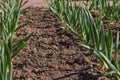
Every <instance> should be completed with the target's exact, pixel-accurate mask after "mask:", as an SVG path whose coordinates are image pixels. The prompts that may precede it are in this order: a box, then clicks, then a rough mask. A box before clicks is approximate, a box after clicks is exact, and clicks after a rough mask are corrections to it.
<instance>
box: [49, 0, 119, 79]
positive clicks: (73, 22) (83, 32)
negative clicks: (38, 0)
mask: <svg viewBox="0 0 120 80" xmlns="http://www.w3.org/2000/svg"><path fill="white" fill-rule="evenodd" d="M112 2H113V4H112V5H111V4H110V3H109V1H107V2H106V1H105V0H92V4H90V5H89V6H90V7H89V8H84V7H81V6H79V4H76V3H75V2H73V1H72V0H52V2H51V4H50V3H48V5H49V8H50V9H51V11H52V12H54V13H55V15H57V16H58V18H59V19H60V20H61V21H62V22H63V23H65V24H66V26H67V28H68V29H69V30H71V31H72V32H73V33H74V34H75V35H76V36H77V37H78V38H79V39H80V40H81V41H82V42H83V44H82V46H83V47H85V48H87V49H89V50H90V51H91V52H92V53H93V54H94V55H95V56H96V57H97V58H98V59H99V61H100V62H101V64H102V66H103V69H106V70H107V72H106V73H107V74H110V75H115V76H116V77H117V78H120V64H119V58H118V56H119V54H118V46H119V31H117V38H116V41H113V34H112V30H111V28H110V23H111V21H113V20H116V21H115V22H117V21H118V16H119V9H118V7H117V6H116V3H117V2H118V1H117V0H113V1H112ZM109 10H110V11H109ZM91 11H94V12H95V13H96V12H99V14H100V15H99V16H97V17H95V18H93V16H92V14H91ZM105 17H107V18H105ZM104 18H105V19H107V21H108V27H107V28H108V32H105V30H104V25H103V20H104Z"/></svg>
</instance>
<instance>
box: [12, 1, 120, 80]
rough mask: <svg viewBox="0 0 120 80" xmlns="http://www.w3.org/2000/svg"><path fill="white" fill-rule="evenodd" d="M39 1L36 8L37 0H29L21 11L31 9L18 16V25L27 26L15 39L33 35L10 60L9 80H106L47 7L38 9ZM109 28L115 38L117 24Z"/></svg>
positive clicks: (103, 73) (91, 55)
mask: <svg viewBox="0 0 120 80" xmlns="http://www.w3.org/2000/svg"><path fill="white" fill-rule="evenodd" d="M39 1H40V2H38V6H37V5H34V4H37V0H36V1H35V2H34V1H33V2H34V3H33V4H32V0H31V2H30V1H29V2H28V3H27V4H26V6H24V8H25V7H29V5H31V4H32V6H34V7H35V8H28V9H27V13H25V14H24V15H21V17H20V22H24V21H30V23H29V24H28V25H27V26H25V27H24V28H22V29H21V30H19V31H18V32H17V37H16V39H19V38H22V37H25V36H26V35H28V34H30V33H33V36H32V38H31V39H30V40H29V41H28V42H27V45H26V47H25V48H24V49H23V50H22V51H21V52H20V54H18V55H17V56H16V57H15V58H14V59H13V80H109V78H107V77H106V76H105V72H106V71H105V70H102V67H101V64H100V62H99V61H98V60H97V59H96V58H95V56H94V55H93V54H92V53H90V52H89V51H87V50H86V49H84V48H83V47H81V45H82V43H81V42H80V40H78V39H77V37H76V36H75V35H74V34H73V33H72V32H71V31H70V30H68V29H66V28H65V25H64V24H63V23H61V21H60V20H59V19H58V18H57V17H56V16H55V15H54V14H53V13H52V12H51V11H50V10H48V8H40V7H47V5H44V4H43V2H42V0H39ZM40 4H42V5H40ZM37 7H39V8H37ZM93 16H94V17H95V14H94V15H93ZM104 25H105V27H106V26H107V25H106V21H105V22H104ZM111 25H112V31H113V35H114V37H115V34H116V29H118V28H119V24H117V25H114V24H111ZM105 30H106V32H108V30H107V28H105ZM114 39H115V38H114ZM110 80H116V79H115V78H112V77H111V78H110Z"/></svg>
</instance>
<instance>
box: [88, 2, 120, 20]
mask: <svg viewBox="0 0 120 80" xmlns="http://www.w3.org/2000/svg"><path fill="white" fill-rule="evenodd" d="M119 2H120V1H119V0H92V4H91V5H90V7H89V9H90V10H94V11H95V12H96V14H99V15H100V16H102V18H103V19H107V20H108V19H109V20H111V21H114V22H119V17H120V16H119V15H120V7H119V5H118V3H119Z"/></svg>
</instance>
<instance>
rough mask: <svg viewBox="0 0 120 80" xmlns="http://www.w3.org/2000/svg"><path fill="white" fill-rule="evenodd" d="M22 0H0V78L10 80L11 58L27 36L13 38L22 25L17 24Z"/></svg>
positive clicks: (17, 51)
mask: <svg viewBox="0 0 120 80" xmlns="http://www.w3.org/2000/svg"><path fill="white" fill-rule="evenodd" d="M23 4H24V3H23V2H22V0H2V1H1V3H0V9H1V12H0V13H1V17H0V19H1V21H0V29H1V33H0V36H1V38H0V80H12V58H13V57H14V56H16V55H17V54H18V53H19V51H20V50H22V49H23V48H24V46H25V43H26V41H28V39H29V38H30V37H31V35H32V34H30V35H29V36H27V37H25V38H23V39H19V40H17V41H15V40H14V37H15V36H16V32H17V31H18V30H19V29H20V28H22V27H23V25H20V26H19V25H18V22H19V17H20V14H21V7H22V6H23Z"/></svg>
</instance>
